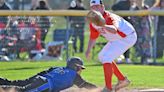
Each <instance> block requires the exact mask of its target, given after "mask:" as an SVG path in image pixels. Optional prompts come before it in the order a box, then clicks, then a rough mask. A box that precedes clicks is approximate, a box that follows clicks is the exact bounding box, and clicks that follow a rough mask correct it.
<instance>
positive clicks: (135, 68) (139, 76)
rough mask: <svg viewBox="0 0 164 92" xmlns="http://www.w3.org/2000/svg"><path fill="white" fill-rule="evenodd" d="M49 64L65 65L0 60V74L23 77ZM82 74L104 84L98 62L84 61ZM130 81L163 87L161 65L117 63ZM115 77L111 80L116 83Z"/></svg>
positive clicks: (55, 63) (85, 77)
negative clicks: (84, 68) (84, 67)
mask: <svg viewBox="0 0 164 92" xmlns="http://www.w3.org/2000/svg"><path fill="white" fill-rule="evenodd" d="M51 66H65V62H63V61H52V62H0V76H1V77H5V78H8V79H11V80H15V79H25V78H28V77H30V76H32V75H34V74H36V73H38V72H40V71H42V70H45V69H47V68H49V67H51ZM85 66H86V67H87V69H86V70H84V71H83V72H82V76H83V78H84V79H86V80H87V81H89V82H92V83H95V84H96V85H98V86H103V85H104V76H103V69H102V66H101V65H100V63H98V62H93V61H90V62H85ZM119 68H120V69H121V70H122V72H123V73H124V74H125V75H126V76H128V78H129V79H130V80H131V81H132V84H131V85H130V87H131V88H164V73H163V70H164V67H163V66H146V65H145V66H141V65H119ZM116 81H117V79H116V77H113V82H114V83H116Z"/></svg>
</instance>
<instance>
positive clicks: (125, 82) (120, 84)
mask: <svg viewBox="0 0 164 92" xmlns="http://www.w3.org/2000/svg"><path fill="white" fill-rule="evenodd" d="M129 84H130V80H128V79H127V77H125V80H120V81H118V83H117V84H116V85H115V88H114V89H115V91H118V90H119V89H121V88H124V87H127V86H128V85H129Z"/></svg>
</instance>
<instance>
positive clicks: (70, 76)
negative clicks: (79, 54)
mask: <svg viewBox="0 0 164 92" xmlns="http://www.w3.org/2000/svg"><path fill="white" fill-rule="evenodd" d="M76 74H77V72H76V71H75V70H71V69H68V68H64V67H58V68H55V69H53V70H52V71H50V72H48V73H47V74H45V75H43V76H44V77H46V78H47V80H48V83H49V87H50V91H51V92H59V91H60V90H63V89H66V88H69V87H71V86H72V85H73V81H74V79H75V77H76Z"/></svg>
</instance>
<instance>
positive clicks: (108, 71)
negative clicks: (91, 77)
mask: <svg viewBox="0 0 164 92" xmlns="http://www.w3.org/2000/svg"><path fill="white" fill-rule="evenodd" d="M103 68H104V77H105V84H106V87H107V88H108V89H110V90H111V89H112V73H113V72H112V64H111V63H105V64H103Z"/></svg>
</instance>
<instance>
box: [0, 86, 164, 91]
mask: <svg viewBox="0 0 164 92" xmlns="http://www.w3.org/2000/svg"><path fill="white" fill-rule="evenodd" d="M102 89H103V88H102V87H101V88H97V89H93V90H87V89H85V88H81V89H80V88H77V87H71V88H69V89H66V90H63V91H60V92H101V91H102ZM0 92H17V91H16V90H15V88H7V89H5V90H4V89H2V88H1V87H0ZM112 92H114V91H112ZM117 92H164V89H128V88H123V89H120V90H119V91H117Z"/></svg>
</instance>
